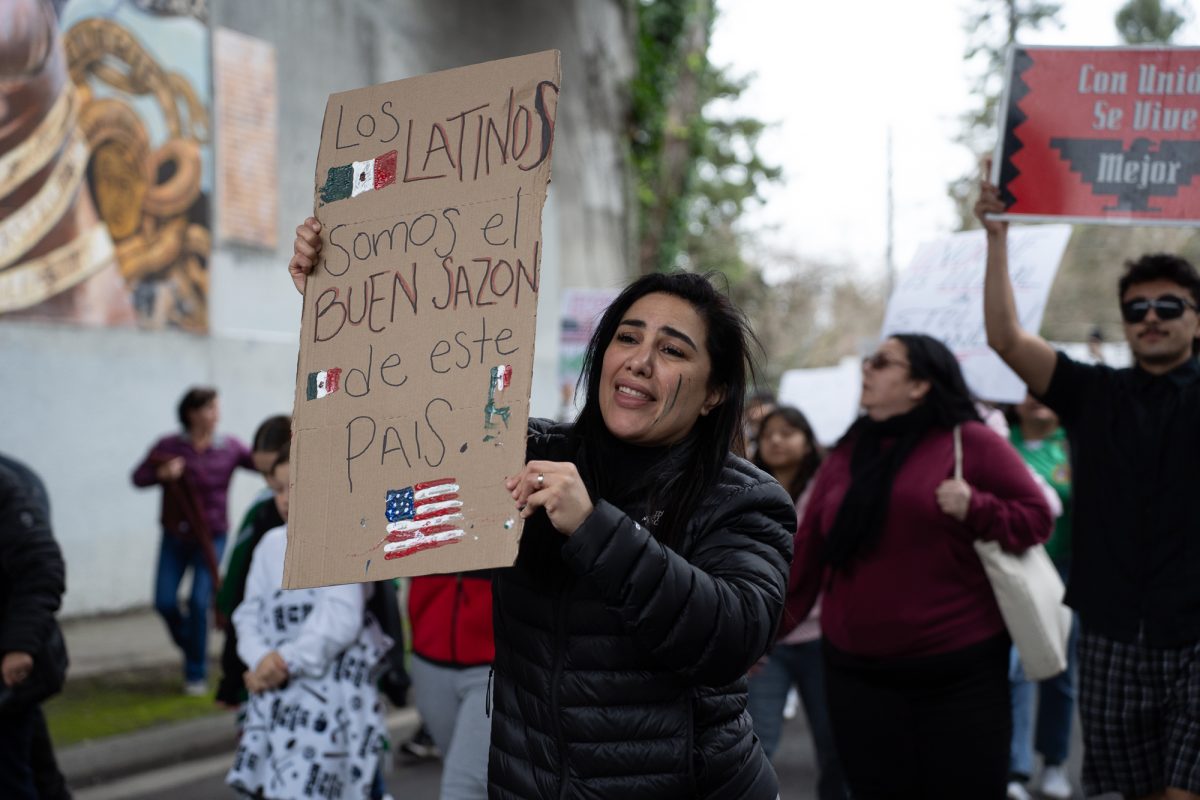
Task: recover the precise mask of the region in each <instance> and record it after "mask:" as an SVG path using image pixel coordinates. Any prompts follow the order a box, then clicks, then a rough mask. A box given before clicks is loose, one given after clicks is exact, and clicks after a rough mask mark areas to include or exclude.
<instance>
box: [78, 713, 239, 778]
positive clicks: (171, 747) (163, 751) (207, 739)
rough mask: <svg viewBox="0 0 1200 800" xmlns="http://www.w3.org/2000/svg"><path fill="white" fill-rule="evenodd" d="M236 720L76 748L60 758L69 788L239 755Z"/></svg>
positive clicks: (221, 716) (174, 726) (221, 717)
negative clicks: (220, 755)
mask: <svg viewBox="0 0 1200 800" xmlns="http://www.w3.org/2000/svg"><path fill="white" fill-rule="evenodd" d="M236 719H237V716H236V714H235V713H234V712H232V711H221V712H218V713H215V714H212V715H211V716H206V717H200V718H198V719H193V720H186V721H183V722H172V723H168V724H166V725H156V726H154V727H151V728H146V729H145V730H140V731H135V732H133V733H123V734H120V735H119V736H108V737H105V738H103V739H96V740H93V741H87V742H83V743H82V744H77V745H72V746H71V747H65V748H63V749H62V750H59V751H58V752H57V753H56V755H57V757H58V768H59V769H60V770H62V773H63V775H64V776H65V777H66V779H67V784H68V785H70V786H72V787H75V788H78V787H83V786H92V785H94V784H98V783H105V782H107V781H112V780H116V779H117V778H123V777H125V776H127V775H132V774H134V773H137V772H145V771H146V770H150V769H155V768H158V767H164V766H169V765H172V764H178V763H181V762H184V761H190V760H192V759H196V758H204V757H205V756H212V755H216V754H217V753H221V752H233V750H234V748H236V747H237V739H238V736H237V726H236Z"/></svg>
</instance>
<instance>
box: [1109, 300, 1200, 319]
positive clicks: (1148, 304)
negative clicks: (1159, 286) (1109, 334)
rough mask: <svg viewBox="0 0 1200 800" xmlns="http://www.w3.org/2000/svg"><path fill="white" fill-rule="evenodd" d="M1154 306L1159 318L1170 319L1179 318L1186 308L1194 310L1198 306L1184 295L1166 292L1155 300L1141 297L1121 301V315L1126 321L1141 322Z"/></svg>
mask: <svg viewBox="0 0 1200 800" xmlns="http://www.w3.org/2000/svg"><path fill="white" fill-rule="evenodd" d="M1152 308H1153V309H1154V313H1155V315H1157V316H1158V318H1159V319H1161V320H1169V319H1179V318H1180V317H1182V316H1183V312H1184V310H1185V309H1189V308H1190V309H1193V310H1194V309H1195V308H1196V306H1195V304H1193V303H1191V302H1189V301H1187V300H1184V299H1183V298H1182V297H1176V296H1175V295H1173V294H1164V295H1163V296H1161V297H1156V298H1154V299H1153V300H1150V299H1148V298H1145V297H1139V298H1137V299H1136V300H1130V301H1128V302H1125V303H1121V316H1122V317H1123V318H1124V319H1125V321H1126V322H1130V323H1133V322H1141V321H1142V320H1144V319H1145V318H1146V315H1147V314H1149V313H1150V309H1152Z"/></svg>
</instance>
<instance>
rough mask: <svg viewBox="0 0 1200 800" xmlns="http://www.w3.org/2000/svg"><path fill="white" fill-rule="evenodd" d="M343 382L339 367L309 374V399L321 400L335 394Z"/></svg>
mask: <svg viewBox="0 0 1200 800" xmlns="http://www.w3.org/2000/svg"><path fill="white" fill-rule="evenodd" d="M341 380H342V370H341V369H340V368H338V367H335V368H334V369H325V370H321V371H320V372H310V373H308V391H307V393H306V394H307V396H308V399H309V400H320V399H321V398H322V397H327V396H329V395H331V394H333V393H334V392H336V391H337V390H338V386H340V385H341Z"/></svg>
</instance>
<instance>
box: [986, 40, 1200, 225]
mask: <svg viewBox="0 0 1200 800" xmlns="http://www.w3.org/2000/svg"><path fill="white" fill-rule="evenodd" d="M1002 114H1003V119H1002V122H1001V132H1002V138H1001V142H1000V144H999V146H998V148H997V150H998V153H997V158H996V159H995V160H994V166H993V175H992V180H993V182H995V183H996V184H997V186H998V187H999V189H1000V196H1001V198H1002V199H1003V200H1004V202H1005V204H1006V206H1007V212H1006V213H1005V214H1004V215H1003V216H1004V217H1007V218H1011V219H1055V220H1059V221H1063V220H1066V221H1074V222H1098V223H1110V224H1125V225H1195V224H1198V223H1200V48H1191V47H1189V48H1161V47H1160V48H1146V47H1024V46H1017V47H1014V48H1013V50H1012V53H1011V54H1010V57H1009V67H1008V82H1007V88H1006V91H1005V97H1004V102H1003V105H1002Z"/></svg>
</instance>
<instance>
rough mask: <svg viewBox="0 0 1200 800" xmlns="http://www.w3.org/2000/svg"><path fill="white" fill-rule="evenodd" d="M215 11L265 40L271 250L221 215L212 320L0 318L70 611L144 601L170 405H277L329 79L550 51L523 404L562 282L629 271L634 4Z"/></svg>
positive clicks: (267, 0) (412, 1)
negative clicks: (541, 210) (556, 68)
mask: <svg viewBox="0 0 1200 800" xmlns="http://www.w3.org/2000/svg"><path fill="white" fill-rule="evenodd" d="M210 14H211V20H210V23H211V25H212V26H213V27H217V26H220V27H225V28H232V29H234V30H237V31H240V32H242V33H245V34H248V35H251V36H255V37H258V38H261V39H265V40H267V41H270V42H272V43H273V44H274V45H275V47H276V51H277V58H278V64H277V67H278V75H279V143H278V164H279V176H280V179H279V187H278V191H279V209H280V214H279V242H280V246H279V247H278V248H277V249H276V250H275V251H274V252H268V251H264V250H260V249H252V248H245V247H239V246H231V245H226V244H222V243H221V240H220V232H219V231H216V234H217V235H216V238H215V242H216V247H215V252H214V253H213V255H212V258H211V261H210V270H211V289H210V295H209V313H210V323H211V333H210V335H208V336H192V335H189V334H183V333H171V332H168V333H159V332H142V331H137V330H122V329H104V328H78V327H67V326H56V325H49V324H42V323H34V322H15V321H5V320H3V318H0V363H2V364H3V365H4V368H5V372H6V373H7V374H8V376H9V380H10V382H11V386H10V390H9V391H7V392H5V393H3V395H0V420H3V423H2V424H0V450H2V451H4V452H6V453H9V454H11V455H13V456H15V457H18V458H21V459H23V460H25V461H27V462H28V463H29V464H30V465H31V466H33V467H34V468H35V469H36V470H37V471H38V472H39V473H40V474H41V475H42V476H43V478H44V479H45V481H46V483H47V486H48V488H49V490H50V495H51V501H52V503H53V504H54V512H53V514H54V518H53V521H54V525H55V532H56V535H57V536H58V539H59V541H60V543H61V544H62V546H63V550H64V552H65V554H66V558H67V568H68V586H69V588H68V592H67V596H66V599H65V604H64V613H66V614H68V615H80V614H88V613H97V612H105V611H115V610H120V609H123V608H128V607H133V606H141V605H146V604H147V603H148V602H149V600H150V596H151V583H152V580H153V574H154V565H155V562H156V559H157V555H158V539H159V536H160V534H159V531H158V526H157V522H156V521H157V514H158V492H157V490H145V491H138V490H135V489H134V488H133V487H132V486H131V485H130V483H129V473H130V471H131V470H132V468H133V466H134V465H135V464H136V463H137V461H138V460H139V459H140V458H141V457H142V456H143V454H144V453H145V451H146V449H147V448H148V446H149V445H150V443H151V442H152V441H153V440H154V439H155V437H157V436H159V435H161V434H163V433H164V432H168V431H170V430H173V429H174V428H175V427H176V422H175V419H174V407H175V404H176V402H177V401H178V398H179V396H180V394H181V393H182V391H183V389H184V388H185V387H186V386H188V385H191V384H196V383H204V384H212V385H214V386H216V387H218V389H219V390H220V392H221V408H222V422H221V430H222V431H224V432H226V433H230V434H234V435H236V436H239V437H240V438H242V439H244V440H247V439H249V437H250V436H251V435H252V434H253V431H254V427H255V426H256V425H257V423H258V422H259V421H260V420H261V419H262V418H263V417H265V416H267V415H269V414H274V413H280V412H288V411H290V408H291V402H292V387H293V385H294V381H295V371H296V354H297V340H298V333H299V318H300V298H299V296H298V295H297V294H296V293H295V292H294V291H293V290H292V288H291V285H290V282H289V281H288V280H287V277H286V274H285V271H284V267H285V264H286V263H287V260H288V257H289V255H290V251H291V241H292V237H293V233H292V231H293V230H294V229H295V226H296V225H297V224H298V223H299V222H300V221H301V220H303V218H304V217H306V216H307V215H308V214H309V213H311V210H312V194H311V190H312V181H313V175H314V164H315V160H316V149H317V143H318V140H319V135H320V129H321V119H322V115H323V113H324V107H325V99H326V97H327V95H328V94H329V93H331V92H336V91H342V90H345V89H351V88H355V87H359V86H364V85H368V84H372V83H378V82H382V81H387V80H396V79H400V78H405V77H410V76H413V75H418V74H422V73H425V72H430V71H434V70H439V69H445V68H449V67H454V66H460V65H463V64H469V63H475V62H479V61H487V60H491V59H494V58H502V57H508V56H514V55H521V54H524V53H528V52H533V51H536V50H543V49H547V48H558V49H559V50H561V51H562V64H563V86H562V96H561V99H560V103H559V106H558V124H557V127H556V134H557V140H556V150H555V154H554V172H553V183H552V186H551V190H550V198H549V201H548V203H547V206H546V210H545V214H544V218H543V225H544V227H543V238H544V245H545V246H544V251H543V252H544V256H543V277H542V286H541V292H540V302H539V312H538V332H537V345H536V347H537V357H536V361H535V371H534V390H533V400H532V410H533V413H534V414H538V415H553V414H554V413H556V411H557V409H558V405H559V404H558V398H557V396H556V388H555V387H556V380H555V377H556V376H555V371H556V367H557V337H558V331H557V325H558V313H557V312H558V309H557V305H558V296H559V292H560V291H561V289H562V288H564V287H568V286H615V285H619V284H621V283H623V282H624V281H625V280H626V278H627V276H628V275H629V274H630V272H631V270H632V258H631V251H632V239H631V226H630V224H629V223H630V212H629V203H628V202H627V195H628V180H627V174H626V169H627V168H626V164H625V160H624V149H623V147H624V146H623V140H624V138H625V135H626V126H627V123H626V121H627V116H628V110H627V99H626V98H627V92H626V90H625V86H626V85H627V83H628V80H629V77H630V75H631V73H632V69H633V55H632V29H631V25H632V20H631V14H630V11H629V7H628V4H627V3H626V2H623V0H571V1H570V2H566V1H563V2H559V1H558V0H509V1H508V2H491V3H483V2H468V1H467V0H390V1H388V0H255V2H253V3H249V2H245V0H211V1H210ZM214 216H215V215H214ZM261 487H262V482H261V480H260V479H259V478H257V476H253V475H251V474H249V473H243V474H240V475H239V476H237V477H236V478H235V480H234V484H233V491H232V494H231V502H230V511H231V516H233V517H237V516H239V515H240V514H241V512H242V510H243V509H244V508H245V507H246V505H247V504H248V502H249V500H250V499H251V497H252V496H253V494H254V493H255V492H257V491H258V490H259V489H260V488H261ZM234 522H236V519H235V520H234Z"/></svg>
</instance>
